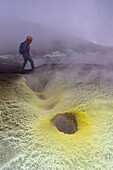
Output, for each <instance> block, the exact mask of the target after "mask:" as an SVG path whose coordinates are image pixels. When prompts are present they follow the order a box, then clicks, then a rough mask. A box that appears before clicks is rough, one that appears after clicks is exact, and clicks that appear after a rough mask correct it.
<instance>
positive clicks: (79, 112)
mask: <svg viewBox="0 0 113 170" xmlns="http://www.w3.org/2000/svg"><path fill="white" fill-rule="evenodd" d="M112 75H113V69H112V68H111V67H106V66H97V65H84V64H82V65H73V66H70V67H67V66H65V67H63V65H59V66H58V65H52V66H51V65H49V66H46V65H45V66H42V67H39V68H38V69H36V70H35V71H34V72H33V73H29V74H25V75H18V74H4V75H3V74H1V75H0V170H112V169H113V86H112V84H113V76H112ZM25 82H26V83H27V85H28V86H29V87H28V86H27V85H26V83H25ZM32 90H34V91H35V92H34V91H32ZM67 111H68V112H70V113H73V114H75V115H76V117H77V121H78V132H76V133H75V134H73V135H65V134H63V133H62V132H59V131H58V130H57V129H56V128H55V127H54V125H53V124H52V123H51V121H50V120H51V118H53V117H54V115H56V114H57V113H65V112H67Z"/></svg>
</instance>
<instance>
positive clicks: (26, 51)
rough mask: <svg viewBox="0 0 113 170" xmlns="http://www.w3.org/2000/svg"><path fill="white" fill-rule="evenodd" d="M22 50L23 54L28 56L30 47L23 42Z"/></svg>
mask: <svg viewBox="0 0 113 170" xmlns="http://www.w3.org/2000/svg"><path fill="white" fill-rule="evenodd" d="M23 48H24V53H27V54H29V52H30V46H29V44H27V43H26V42H25V44H24V47H23Z"/></svg>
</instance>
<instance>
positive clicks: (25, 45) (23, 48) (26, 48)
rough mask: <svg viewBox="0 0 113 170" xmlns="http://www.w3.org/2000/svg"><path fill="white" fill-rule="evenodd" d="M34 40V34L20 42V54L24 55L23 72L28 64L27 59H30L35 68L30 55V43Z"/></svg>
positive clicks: (32, 66)
mask: <svg viewBox="0 0 113 170" xmlns="http://www.w3.org/2000/svg"><path fill="white" fill-rule="evenodd" d="M32 40H33V38H32V36H27V37H26V41H24V42H22V43H21V44H20V47H19V52H20V54H22V55H23V58H24V62H23V65H22V68H21V73H24V72H25V71H24V68H25V66H26V64H27V61H29V62H30V63H31V68H32V70H33V69H34V62H33V60H32V59H31V57H30V44H31V43H32Z"/></svg>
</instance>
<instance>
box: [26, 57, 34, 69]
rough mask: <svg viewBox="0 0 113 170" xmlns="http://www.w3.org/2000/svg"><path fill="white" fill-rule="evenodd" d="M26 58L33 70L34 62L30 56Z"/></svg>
mask: <svg viewBox="0 0 113 170" xmlns="http://www.w3.org/2000/svg"><path fill="white" fill-rule="evenodd" d="M27 60H28V61H29V62H30V63H31V68H32V70H33V69H34V62H33V60H32V59H31V58H30V56H29V57H28V58H27Z"/></svg>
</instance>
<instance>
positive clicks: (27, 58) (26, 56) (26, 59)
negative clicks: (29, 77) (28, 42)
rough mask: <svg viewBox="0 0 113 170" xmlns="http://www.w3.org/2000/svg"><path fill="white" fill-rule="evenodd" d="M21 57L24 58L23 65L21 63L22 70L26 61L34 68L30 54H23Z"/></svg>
mask: <svg viewBox="0 0 113 170" xmlns="http://www.w3.org/2000/svg"><path fill="white" fill-rule="evenodd" d="M23 58H24V62H23V65H22V71H23V70H24V68H25V66H26V64H27V61H29V62H30V63H31V68H32V69H34V62H33V60H32V59H31V57H30V55H29V54H25V55H23Z"/></svg>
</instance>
